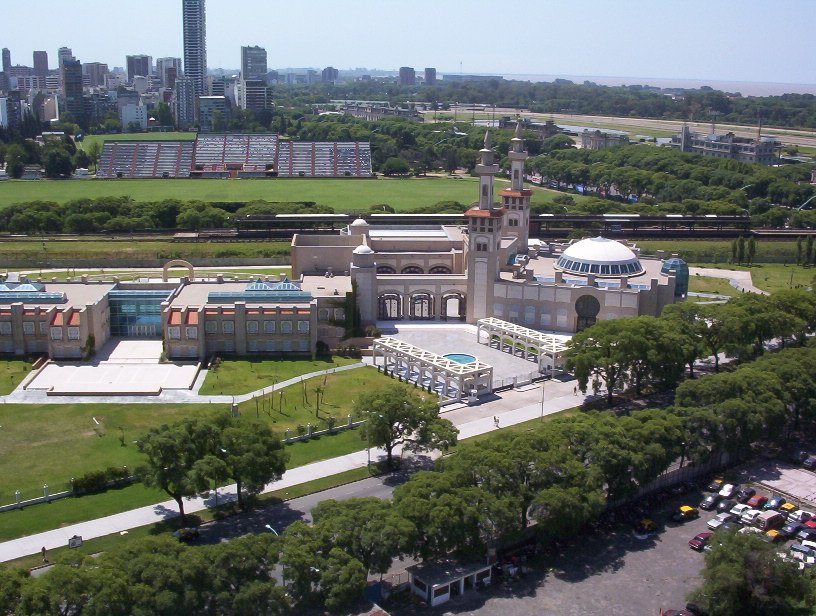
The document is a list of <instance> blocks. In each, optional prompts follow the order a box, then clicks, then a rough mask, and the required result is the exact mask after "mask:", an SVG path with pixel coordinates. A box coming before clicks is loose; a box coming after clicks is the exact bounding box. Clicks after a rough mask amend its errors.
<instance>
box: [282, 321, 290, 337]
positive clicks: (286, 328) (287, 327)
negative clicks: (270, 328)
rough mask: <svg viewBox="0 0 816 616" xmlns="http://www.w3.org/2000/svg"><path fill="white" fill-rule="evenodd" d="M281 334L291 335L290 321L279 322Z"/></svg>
mask: <svg viewBox="0 0 816 616" xmlns="http://www.w3.org/2000/svg"><path fill="white" fill-rule="evenodd" d="M281 333H282V334H291V333H292V321H281Z"/></svg>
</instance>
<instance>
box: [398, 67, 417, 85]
mask: <svg viewBox="0 0 816 616" xmlns="http://www.w3.org/2000/svg"><path fill="white" fill-rule="evenodd" d="M399 84H400V85H401V86H413V85H416V72H415V71H414V69H413V68H411V67H410V66H401V67H400V70H399Z"/></svg>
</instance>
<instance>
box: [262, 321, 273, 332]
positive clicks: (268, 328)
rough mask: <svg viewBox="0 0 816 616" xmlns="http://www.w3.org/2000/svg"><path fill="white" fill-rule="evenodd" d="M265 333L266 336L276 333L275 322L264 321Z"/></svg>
mask: <svg viewBox="0 0 816 616" xmlns="http://www.w3.org/2000/svg"><path fill="white" fill-rule="evenodd" d="M264 333H265V334H274V333H275V321H264Z"/></svg>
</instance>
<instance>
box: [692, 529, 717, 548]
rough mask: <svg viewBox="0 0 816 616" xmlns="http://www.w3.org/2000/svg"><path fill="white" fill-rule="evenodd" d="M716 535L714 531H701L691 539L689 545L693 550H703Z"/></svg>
mask: <svg viewBox="0 0 816 616" xmlns="http://www.w3.org/2000/svg"><path fill="white" fill-rule="evenodd" d="M713 536H714V533H699V534H697V535H694V538H693V539H689V542H688V544H689V547H690V548H691V549H692V550H697V551H698V552H702V551H703V548H704V547H705V546H706V545H708V542H709V541H710V540H711V538H712V537H713Z"/></svg>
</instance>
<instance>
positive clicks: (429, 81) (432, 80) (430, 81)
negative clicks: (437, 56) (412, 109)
mask: <svg viewBox="0 0 816 616" xmlns="http://www.w3.org/2000/svg"><path fill="white" fill-rule="evenodd" d="M425 85H426V86H434V85H436V69H435V68H426V69H425Z"/></svg>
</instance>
